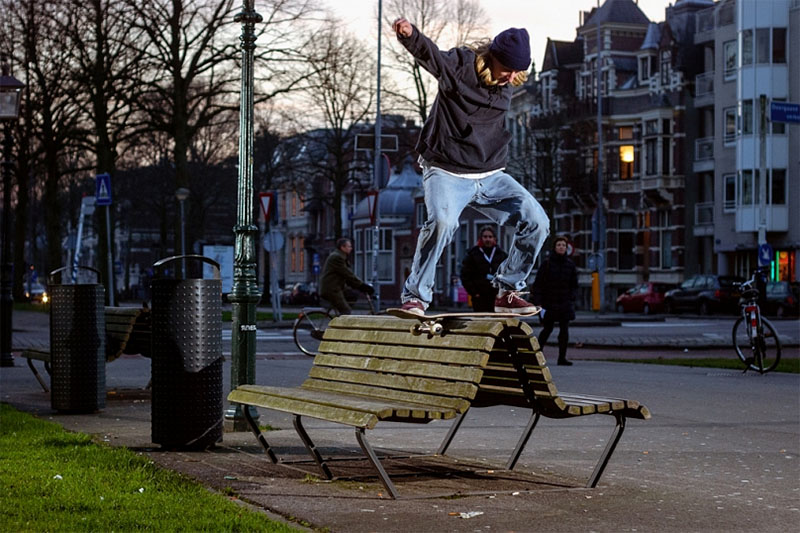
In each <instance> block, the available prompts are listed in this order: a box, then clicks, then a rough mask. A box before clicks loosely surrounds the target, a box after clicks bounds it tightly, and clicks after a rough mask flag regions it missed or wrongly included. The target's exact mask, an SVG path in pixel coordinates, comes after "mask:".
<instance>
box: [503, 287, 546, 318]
mask: <svg viewBox="0 0 800 533" xmlns="http://www.w3.org/2000/svg"><path fill="white" fill-rule="evenodd" d="M520 294H521V293H520V292H519V291H501V292H500V293H499V294H498V295H497V299H495V301H494V312H495V313H517V314H520V315H526V314H529V313H534V312H536V310H537V309H538V307H536V306H535V305H533V304H532V303H530V302H526V301H525V300H523V299H522V298H520V297H519V295H520Z"/></svg>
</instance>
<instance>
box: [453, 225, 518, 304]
mask: <svg viewBox="0 0 800 533" xmlns="http://www.w3.org/2000/svg"><path fill="white" fill-rule="evenodd" d="M506 257H507V255H506V253H505V252H504V251H503V250H501V249H500V247H499V246H497V236H496V235H495V233H494V229H493V228H492V227H491V226H484V227H482V228H481V231H480V241H479V244H478V245H477V246H474V247H472V248H470V250H469V251H468V252H467V256H466V257H465V258H464V260H463V261H462V262H461V284H462V285H464V288H465V289H466V290H467V293H468V294H469V295H470V297H471V298H472V310H473V311H475V312H476V313H491V312H493V311H494V301H495V299H496V298H497V287H495V286H494V285H492V279H494V275H495V273H496V272H497V268H498V267H499V266H500V264H501V263H502V262H503V261H504V260H505V258H506Z"/></svg>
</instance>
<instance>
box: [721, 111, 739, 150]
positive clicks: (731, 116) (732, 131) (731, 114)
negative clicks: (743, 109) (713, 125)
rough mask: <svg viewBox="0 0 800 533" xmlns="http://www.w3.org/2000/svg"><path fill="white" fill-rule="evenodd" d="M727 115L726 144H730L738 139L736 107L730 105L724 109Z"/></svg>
mask: <svg viewBox="0 0 800 533" xmlns="http://www.w3.org/2000/svg"><path fill="white" fill-rule="evenodd" d="M723 113H724V115H725V130H724V131H725V137H724V138H723V140H724V141H725V144H727V145H730V144H733V143H734V142H735V141H736V108H735V107H729V108H727V109H725V110H723Z"/></svg>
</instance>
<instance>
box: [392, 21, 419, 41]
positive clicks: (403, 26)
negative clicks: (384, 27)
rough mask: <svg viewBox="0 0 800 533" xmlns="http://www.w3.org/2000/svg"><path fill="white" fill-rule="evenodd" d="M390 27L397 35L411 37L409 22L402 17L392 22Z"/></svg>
mask: <svg viewBox="0 0 800 533" xmlns="http://www.w3.org/2000/svg"><path fill="white" fill-rule="evenodd" d="M392 29H393V30H394V31H395V32H396V33H397V35H402V36H403V37H411V34H412V33H413V32H414V28H412V27H411V23H410V22H409V21H408V20H406V19H404V18H403V17H400V18H399V19H397V20H395V21H394V22H393V23H392Z"/></svg>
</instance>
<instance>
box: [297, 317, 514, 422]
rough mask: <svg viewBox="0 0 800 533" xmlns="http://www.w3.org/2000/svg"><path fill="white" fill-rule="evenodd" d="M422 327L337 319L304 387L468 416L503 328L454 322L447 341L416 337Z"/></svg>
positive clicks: (380, 319)
mask: <svg viewBox="0 0 800 533" xmlns="http://www.w3.org/2000/svg"><path fill="white" fill-rule="evenodd" d="M418 325H419V322H418V321H417V320H402V319H398V318H393V317H382V316H374V317H372V316H363V315H362V316H352V315H351V316H342V317H338V318H336V319H334V320H332V321H331V323H330V325H329V326H328V328H327V329H326V330H325V335H324V337H323V342H322V343H321V344H320V348H319V350H320V353H319V355H317V356H316V357H315V359H314V366H313V368H312V369H311V372H310V373H309V377H308V379H307V380H306V381H305V382H304V383H303V385H302V387H304V388H308V389H313V390H321V391H332V392H347V393H352V394H359V395H362V396H367V397H372V398H380V399H384V400H387V399H388V400H394V401H402V402H411V403H419V404H425V405H432V406H437V407H443V408H449V409H455V410H456V411H458V412H464V411H465V410H466V409H467V408H468V407H469V405H470V400H471V399H472V398H474V397H475V394H476V393H477V391H478V383H479V382H480V380H481V377H482V375H483V368H484V367H485V366H486V364H487V362H488V360H489V353H490V352H491V350H492V347H493V345H494V344H495V339H496V336H497V335H498V334H499V332H500V331H501V330H502V328H503V326H502V324H501V323H500V322H497V321H489V320H480V321H477V320H473V321H458V322H449V323H448V325H447V326H446V330H447V331H446V333H445V334H444V335H443V336H429V335H428V334H425V333H423V334H414V333H412V328H414V327H416V326H418Z"/></svg>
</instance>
